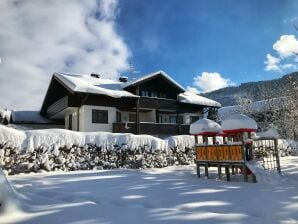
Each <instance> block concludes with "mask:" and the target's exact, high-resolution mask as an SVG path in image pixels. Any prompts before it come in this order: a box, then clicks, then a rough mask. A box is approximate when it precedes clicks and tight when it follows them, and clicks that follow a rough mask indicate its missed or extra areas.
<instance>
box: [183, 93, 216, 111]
mask: <svg viewBox="0 0 298 224" xmlns="http://www.w3.org/2000/svg"><path fill="white" fill-rule="evenodd" d="M178 101H179V102H181V103H189V104H198V105H203V106H210V107H221V104H220V103H219V102H217V101H215V100H210V99H208V98H206V97H203V96H200V95H198V94H195V93H192V92H184V93H180V94H179V95H178Z"/></svg>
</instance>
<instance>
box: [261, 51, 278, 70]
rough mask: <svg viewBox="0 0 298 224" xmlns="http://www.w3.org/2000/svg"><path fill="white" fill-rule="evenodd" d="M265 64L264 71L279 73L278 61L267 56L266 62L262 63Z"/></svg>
mask: <svg viewBox="0 0 298 224" xmlns="http://www.w3.org/2000/svg"><path fill="white" fill-rule="evenodd" d="M264 63H265V64H266V68H265V70H266V71H280V68H279V63H280V59H279V58H276V57H274V56H272V55H271V54H267V60H266V61H265V62H264Z"/></svg>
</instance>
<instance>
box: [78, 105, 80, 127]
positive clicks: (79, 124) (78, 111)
mask: <svg viewBox="0 0 298 224" xmlns="http://www.w3.org/2000/svg"><path fill="white" fill-rule="evenodd" d="M77 113H78V115H77V131H80V108H79V107H78V112H77Z"/></svg>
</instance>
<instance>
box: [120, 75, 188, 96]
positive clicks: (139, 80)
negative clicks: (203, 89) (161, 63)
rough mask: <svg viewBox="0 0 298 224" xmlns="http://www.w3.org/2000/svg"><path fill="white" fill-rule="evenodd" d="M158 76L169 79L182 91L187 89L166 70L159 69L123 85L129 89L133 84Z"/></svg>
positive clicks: (136, 84)
mask: <svg viewBox="0 0 298 224" xmlns="http://www.w3.org/2000/svg"><path fill="white" fill-rule="evenodd" d="M156 77H163V78H164V79H166V80H167V81H169V82H170V83H171V84H172V85H174V86H175V87H176V88H178V89H179V90H180V91H182V92H184V91H185V89H184V88H183V87H182V86H181V85H180V84H179V83H178V82H176V81H175V80H174V79H172V78H171V77H170V76H169V75H168V74H167V73H165V72H164V71H157V72H154V73H150V74H147V75H144V76H142V77H140V78H137V79H135V80H131V81H129V82H127V83H125V84H124V85H123V89H127V88H129V87H132V86H138V85H140V84H142V83H145V82H148V81H150V80H152V79H155V78H156Z"/></svg>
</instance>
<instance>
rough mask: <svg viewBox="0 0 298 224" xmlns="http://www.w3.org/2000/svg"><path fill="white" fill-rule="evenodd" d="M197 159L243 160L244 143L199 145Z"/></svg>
mask: <svg viewBox="0 0 298 224" xmlns="http://www.w3.org/2000/svg"><path fill="white" fill-rule="evenodd" d="M196 158H197V161H235V162H238V161H243V158H244V155H243V146H242V145H208V146H197V153H196Z"/></svg>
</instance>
